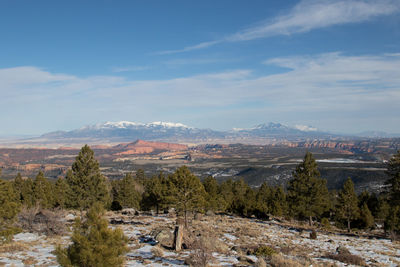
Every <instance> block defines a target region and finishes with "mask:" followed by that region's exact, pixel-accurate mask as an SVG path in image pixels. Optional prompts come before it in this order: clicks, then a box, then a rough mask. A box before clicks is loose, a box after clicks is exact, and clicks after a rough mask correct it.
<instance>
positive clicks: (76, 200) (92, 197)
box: [66, 145, 111, 210]
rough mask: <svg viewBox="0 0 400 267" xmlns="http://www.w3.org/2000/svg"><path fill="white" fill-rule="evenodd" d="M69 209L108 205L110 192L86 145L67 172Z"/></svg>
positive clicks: (97, 164)
mask: <svg viewBox="0 0 400 267" xmlns="http://www.w3.org/2000/svg"><path fill="white" fill-rule="evenodd" d="M66 181H67V184H68V185H69V187H70V189H71V191H70V194H71V195H70V198H69V205H70V207H71V208H76V209H81V210H82V209H88V208H89V207H91V206H92V205H93V203H95V202H100V203H102V204H103V205H104V206H106V205H108V204H110V200H111V197H110V190H109V184H108V183H107V180H106V178H105V177H104V176H103V175H102V174H101V172H100V167H99V163H98V161H97V160H96V159H95V158H94V152H93V150H91V149H90V147H89V146H88V145H85V146H84V147H82V149H81V151H80V152H79V155H78V156H77V157H76V158H75V162H74V163H73V164H72V170H69V171H68V172H67V176H66Z"/></svg>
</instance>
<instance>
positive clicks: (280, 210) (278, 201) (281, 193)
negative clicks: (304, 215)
mask: <svg viewBox="0 0 400 267" xmlns="http://www.w3.org/2000/svg"><path fill="white" fill-rule="evenodd" d="M272 196H273V197H272V200H271V205H270V212H271V214H272V215H274V216H283V215H285V214H286V213H287V201H286V193H285V190H284V189H283V187H282V186H277V187H275V188H272Z"/></svg>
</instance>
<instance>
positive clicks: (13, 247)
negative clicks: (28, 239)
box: [0, 242, 29, 253]
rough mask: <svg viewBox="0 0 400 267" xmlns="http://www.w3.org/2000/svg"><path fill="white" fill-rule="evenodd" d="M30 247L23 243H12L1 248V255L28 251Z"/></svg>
mask: <svg viewBox="0 0 400 267" xmlns="http://www.w3.org/2000/svg"><path fill="white" fill-rule="evenodd" d="M28 249H29V247H28V246H27V245H26V244H24V243H21V242H11V243H6V244H3V245H1V246H0V253H7V252H17V251H24V250H28Z"/></svg>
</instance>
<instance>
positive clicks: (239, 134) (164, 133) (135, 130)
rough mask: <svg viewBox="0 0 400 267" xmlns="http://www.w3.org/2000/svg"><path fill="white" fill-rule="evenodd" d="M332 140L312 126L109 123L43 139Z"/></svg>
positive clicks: (63, 132)
mask: <svg viewBox="0 0 400 267" xmlns="http://www.w3.org/2000/svg"><path fill="white" fill-rule="evenodd" d="M327 136H331V135H329V134H327V133H323V132H321V131H318V130H317V129H316V128H314V127H311V126H301V125H296V126H294V127H290V126H287V125H284V124H280V123H273V122H270V123H264V124H259V125H256V126H254V127H252V128H248V129H238V128H236V129H233V130H231V131H215V130H211V129H199V128H194V127H190V126H187V125H184V124H182V123H174V122H161V121H156V122H151V123H139V122H130V121H118V122H105V123H101V124H95V125H89V126H85V127H82V128H80V129H77V130H72V131H58V132H52V133H48V134H44V135H42V136H41V138H45V139H52V140H62V139H79V138H80V139H89V140H90V139H97V140H99V139H104V140H107V141H118V142H128V141H132V140H136V139H143V140H174V141H177V140H178V141H179V140H182V141H183V140H185V141H194V142H196V141H210V142H212V140H216V139H218V140H221V139H222V140H223V139H225V140H230V141H233V142H235V140H236V139H237V140H240V141H245V140H246V139H249V140H251V139H254V138H274V139H298V138H319V137H327Z"/></svg>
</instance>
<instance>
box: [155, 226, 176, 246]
mask: <svg viewBox="0 0 400 267" xmlns="http://www.w3.org/2000/svg"><path fill="white" fill-rule="evenodd" d="M153 236H154V239H155V240H157V241H158V243H159V244H160V245H161V246H164V247H169V248H172V247H173V245H174V234H173V233H172V231H171V230H170V229H168V228H164V229H159V230H156V231H153Z"/></svg>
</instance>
